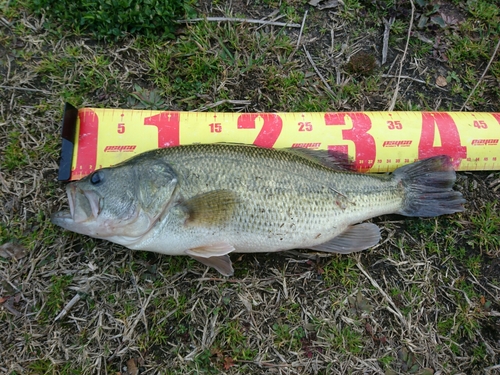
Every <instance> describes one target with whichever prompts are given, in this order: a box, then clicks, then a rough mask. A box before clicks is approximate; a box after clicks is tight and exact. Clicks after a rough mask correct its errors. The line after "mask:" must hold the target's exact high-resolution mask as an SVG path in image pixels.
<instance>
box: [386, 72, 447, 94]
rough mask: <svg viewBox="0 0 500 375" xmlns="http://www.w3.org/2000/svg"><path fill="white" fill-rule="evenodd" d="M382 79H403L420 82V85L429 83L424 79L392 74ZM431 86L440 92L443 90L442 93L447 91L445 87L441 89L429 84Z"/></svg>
mask: <svg viewBox="0 0 500 375" xmlns="http://www.w3.org/2000/svg"><path fill="white" fill-rule="evenodd" d="M381 77H382V78H401V79H409V80H411V81H415V82H418V83H424V84H426V85H427V84H428V83H427V82H425V81H424V80H422V79H418V78H413V77H410V76H395V75H392V74H382V76H381ZM428 85H430V86H433V87H435V88H437V89H439V90H442V91H446V89H445V88H443V87H439V86H438V85H432V84H428Z"/></svg>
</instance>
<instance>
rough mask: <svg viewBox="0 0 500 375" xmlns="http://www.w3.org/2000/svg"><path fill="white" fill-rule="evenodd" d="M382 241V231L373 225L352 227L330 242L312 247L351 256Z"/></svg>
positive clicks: (366, 224)
mask: <svg viewBox="0 0 500 375" xmlns="http://www.w3.org/2000/svg"><path fill="white" fill-rule="evenodd" d="M379 241H380V229H379V227H378V226H376V225H375V224H372V223H363V224H358V225H352V226H350V227H348V228H347V229H346V230H345V231H344V232H342V233H341V234H339V235H338V236H337V237H334V238H332V239H331V240H330V241H328V242H325V243H322V244H319V245H316V246H313V247H310V249H311V250H317V251H325V252H328V253H340V254H350V253H354V252H357V251H362V250H366V249H368V248H370V247H372V246H375V245H376V244H378V242H379Z"/></svg>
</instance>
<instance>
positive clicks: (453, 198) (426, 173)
mask: <svg viewBox="0 0 500 375" xmlns="http://www.w3.org/2000/svg"><path fill="white" fill-rule="evenodd" d="M393 178H395V179H396V180H399V181H401V183H402V184H403V186H404V187H405V191H406V194H405V198H404V201H403V208H402V209H401V211H400V212H399V213H400V214H401V215H405V216H423V217H432V216H439V215H444V214H452V213H454V212H461V211H463V210H464V207H463V204H464V203H465V199H464V198H463V197H462V194H461V193H460V192H458V191H455V190H453V184H454V183H455V179H456V175H455V170H454V169H453V166H452V164H451V160H450V158H449V157H448V156H445V155H442V156H435V157H432V158H429V159H424V160H421V161H418V162H416V163H413V164H408V165H405V166H403V167H400V168H398V169H396V170H395V171H394V173H393Z"/></svg>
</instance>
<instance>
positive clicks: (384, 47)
mask: <svg viewBox="0 0 500 375" xmlns="http://www.w3.org/2000/svg"><path fill="white" fill-rule="evenodd" d="M394 20H395V18H394V17H391V18H390V19H389V21H387V20H386V19H385V18H384V27H385V28H384V42H383V44H382V65H383V64H385V62H386V61H387V50H388V49H389V33H390V31H391V26H392V24H393V23H394Z"/></svg>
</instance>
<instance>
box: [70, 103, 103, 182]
mask: <svg viewBox="0 0 500 375" xmlns="http://www.w3.org/2000/svg"><path fill="white" fill-rule="evenodd" d="M78 117H79V118H80V133H79V134H78V151H77V153H76V163H75V169H74V171H75V172H76V173H77V174H78V175H82V176H85V175H88V174H90V173H92V172H93V171H94V170H95V167H96V161H97V136H98V134H99V117H98V116H97V114H96V113H95V112H94V111H93V110H91V109H89V108H84V109H81V110H80V111H78ZM72 174H73V173H72Z"/></svg>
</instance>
